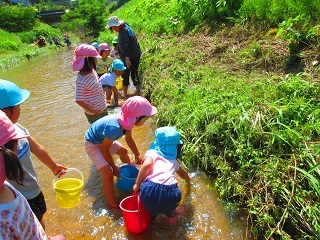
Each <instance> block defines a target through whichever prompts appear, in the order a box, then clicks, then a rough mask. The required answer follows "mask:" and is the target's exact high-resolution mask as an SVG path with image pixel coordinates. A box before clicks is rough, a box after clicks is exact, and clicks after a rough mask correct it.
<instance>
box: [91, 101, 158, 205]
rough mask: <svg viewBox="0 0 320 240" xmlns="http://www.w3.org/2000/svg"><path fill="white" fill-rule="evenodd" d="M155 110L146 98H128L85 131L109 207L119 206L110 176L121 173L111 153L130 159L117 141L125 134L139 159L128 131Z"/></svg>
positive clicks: (140, 157) (139, 156)
mask: <svg viewBox="0 0 320 240" xmlns="http://www.w3.org/2000/svg"><path fill="white" fill-rule="evenodd" d="M156 112H157V108H156V107H154V106H152V105H151V104H150V103H149V101H148V100H147V99H145V98H143V97H140V96H135V97H131V98H128V99H127V100H126V101H125V103H124V104H123V105H122V107H121V112H119V113H118V114H113V115H108V116H106V117H103V118H101V119H99V120H98V121H96V122H95V123H93V124H91V126H90V127H89V129H88V130H87V131H86V133H85V149H86V152H87V154H88V155H89V157H90V158H91V160H92V161H93V163H94V165H95V166H96V167H97V169H98V170H99V172H100V174H101V176H102V187H103V192H104V195H105V197H106V200H107V202H108V204H109V205H110V207H111V208H118V204H117V202H116V200H115V196H114V191H113V175H115V176H119V172H120V169H119V167H117V166H116V165H115V163H114V161H113V158H112V156H111V155H112V154H117V155H119V156H120V159H121V161H122V162H123V163H130V162H131V161H130V159H129V156H128V150H127V148H125V147H124V146H122V145H121V143H119V142H118V141H117V140H118V139H119V138H121V137H122V136H123V135H124V136H125V141H126V143H127V144H128V146H129V148H130V149H131V151H132V152H133V153H134V155H135V159H136V162H137V163H139V162H141V160H142V156H141V155H140V152H139V150H138V148H137V146H136V143H135V141H134V140H133V138H132V133H131V130H132V129H133V127H134V126H142V125H143V124H144V123H145V121H146V120H147V119H148V117H150V116H153V115H154V114H156Z"/></svg>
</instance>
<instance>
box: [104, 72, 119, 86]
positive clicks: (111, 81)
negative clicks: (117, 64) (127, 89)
mask: <svg viewBox="0 0 320 240" xmlns="http://www.w3.org/2000/svg"><path fill="white" fill-rule="evenodd" d="M116 79H117V75H116V74H115V73H114V72H106V73H105V74H103V75H102V76H101V77H100V83H101V85H108V86H111V87H115V86H116Z"/></svg>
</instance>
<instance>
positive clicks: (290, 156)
mask: <svg viewBox="0 0 320 240" xmlns="http://www.w3.org/2000/svg"><path fill="white" fill-rule="evenodd" d="M139 39H140V42H141V44H142V45H143V46H145V48H144V53H143V57H142V62H141V77H142V81H143V95H144V96H146V97H148V98H149V99H151V101H153V103H154V104H155V105H156V106H157V107H158V109H159V113H158V115H157V125H158V126H164V125H172V126H176V127H177V128H178V129H179V130H180V131H182V132H183V137H184V143H185V144H184V147H183V154H184V157H183V161H184V162H185V164H187V165H189V166H190V165H193V166H199V167H200V168H201V169H203V170H205V171H206V172H208V173H209V175H210V176H213V177H215V181H212V183H211V184H215V186H216V187H217V189H218V190H219V195H220V198H221V199H223V200H227V201H230V202H238V203H240V204H241V205H242V206H243V207H244V208H245V209H247V211H248V214H249V218H248V224H249V226H250V231H251V233H250V234H249V236H248V238H249V237H252V238H259V237H261V236H264V237H265V238H268V236H269V235H270V233H274V232H280V233H277V234H279V235H278V236H280V235H281V236H291V237H293V238H296V239H299V237H301V236H303V235H306V234H308V235H310V236H317V234H318V232H319V231H318V229H319V228H318V226H319V222H318V217H317V214H316V211H314V212H313V211H311V212H309V210H308V211H307V209H308V206H310V207H311V204H312V206H313V208H314V209H316V208H317V207H319V206H318V203H317V201H316V200H317V199H318V197H319V192H318V191H317V189H316V188H315V187H314V186H318V185H317V184H319V182H313V181H312V180H310V179H309V177H308V176H313V177H314V179H319V176H318V172H317V171H311V172H310V173H309V175H306V174H304V173H303V171H304V172H308V171H309V170H310V169H317V168H316V167H315V168H313V167H314V166H315V165H316V163H317V161H318V160H317V159H318V157H317V156H319V154H318V152H317V149H316V148H315V146H317V142H318V136H319V135H320V130H319V129H320V128H319V123H318V119H319V118H320V109H319V99H320V97H319V96H320V95H319V91H320V90H319V86H318V81H319V65H313V61H314V58H315V56H316V54H317V47H316V46H312V45H310V46H308V47H306V48H305V49H304V50H303V51H301V57H302V58H301V59H300V61H297V62H292V61H291V60H292V59H291V58H290V57H291V56H290V53H289V50H288V47H287V43H286V42H284V41H282V40H280V39H276V38H274V36H271V35H270V34H266V33H262V32H258V31H257V30H255V29H251V30H250V29H247V28H245V27H243V26H233V27H223V28H221V29H215V30H214V32H212V30H211V29H210V28H209V27H206V26H203V27H202V28H201V29H199V30H198V32H193V33H192V34H184V35H180V36H175V37H166V36H162V37H158V38H154V39H153V41H152V42H150V41H148V38H147V37H144V36H143V35H139ZM314 184H315V185H314ZM310 199H311V200H313V201H311V202H308V201H307V200H310ZM285 214H288V215H287V216H286V217H285V218H284V217H282V216H284V215H285ZM310 221H312V222H314V223H315V224H314V225H313V226H309V225H308V224H307V223H308V222H310ZM281 226H282V227H281ZM301 229H303V231H302V230H301Z"/></svg>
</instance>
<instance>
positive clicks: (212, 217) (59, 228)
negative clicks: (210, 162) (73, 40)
mask: <svg viewBox="0 0 320 240" xmlns="http://www.w3.org/2000/svg"><path fill="white" fill-rule="evenodd" d="M72 59H73V51H72V50H70V51H69V50H67V49H64V50H62V51H61V52H59V53H57V54H55V55H50V56H45V57H42V58H41V57H39V58H37V59H34V60H31V61H30V62H28V63H24V64H21V65H19V66H18V67H17V68H14V69H9V70H6V71H4V72H0V78H2V79H6V80H11V81H13V82H15V83H17V84H18V85H19V86H20V87H21V88H25V89H28V90H29V91H30V92H31V96H30V98H29V99H28V101H26V102H25V103H23V104H22V105H21V106H20V107H21V116H20V119H19V122H20V123H21V124H22V125H23V126H25V127H26V128H27V129H28V130H29V132H30V134H31V136H32V137H33V138H35V139H36V140H37V141H38V142H39V143H40V144H42V145H43V146H45V148H46V149H47V150H48V152H49V153H50V155H51V156H52V157H53V158H54V159H55V161H57V162H58V163H60V164H63V165H65V166H67V167H74V168H77V169H79V170H80V171H81V172H82V173H83V175H84V183H85V187H84V190H83V191H82V192H81V201H80V204H79V205H78V206H76V207H74V208H70V209H65V208H60V207H59V206H58V205H57V201H56V195H55V192H54V190H53V189H52V180H53V178H54V175H53V174H52V172H51V171H50V169H48V168H47V167H46V166H45V165H43V164H42V163H41V162H40V161H39V160H38V159H36V158H35V157H34V156H33V163H34V165H35V169H36V172H37V176H38V179H39V182H40V184H41V187H42V191H43V193H44V196H45V199H46V203H47V208H48V210H47V213H46V214H45V216H44V221H45V223H46V232H47V233H48V235H49V236H53V235H55V234H58V233H62V234H64V235H65V237H66V239H75V240H76V239H86V240H91V239H129V240H131V239H132V240H135V239H137V240H139V239H143V240H144V239H148V240H149V239H155V240H157V239H182V240H184V239H199V240H200V239H217V240H218V239H221V240H222V239H223V240H229V239H230V240H231V239H233V240H243V239H245V229H246V224H245V217H244V216H245V215H244V214H243V213H242V212H241V211H238V210H237V209H236V208H233V207H232V206H231V207H229V206H228V209H229V210H228V211H226V209H225V206H223V205H222V204H221V202H220V201H218V195H217V193H216V191H215V189H214V187H213V181H212V179H210V178H208V177H207V176H206V175H205V174H204V173H203V172H201V171H199V170H198V169H189V173H190V176H191V177H192V182H191V194H190V195H189V196H187V197H185V198H184V197H183V199H184V200H183V207H184V210H185V214H184V215H183V216H179V221H178V223H177V224H176V225H169V224H168V223H166V220H165V217H164V216H158V217H157V219H156V220H154V221H152V222H151V224H150V226H149V228H148V229H147V230H146V231H144V232H142V233H140V234H133V233H130V232H128V231H127V230H126V228H125V226H124V221H123V217H122V213H121V210H120V209H116V210H113V209H110V208H109V206H108V205H107V202H106V200H105V198H104V195H103V191H102V184H101V177H100V174H99V171H98V170H97V169H96V168H95V167H94V165H93V163H92V161H91V160H90V159H89V157H88V156H87V154H86V153H85V150H84V138H83V134H84V132H85V131H86V129H87V128H88V126H89V124H88V123H87V121H86V118H85V116H84V113H83V111H82V109H81V108H80V107H79V106H78V105H77V104H76V103H75V101H74V95H75V79H76V73H75V72H73V71H72V68H71V62H72ZM152 121H153V119H149V120H148V121H147V122H146V123H145V125H144V126H142V127H139V128H134V129H133V137H134V139H135V140H136V142H137V145H138V146H139V149H140V151H141V153H143V152H145V151H146V150H147V149H148V147H149V144H150V143H151V141H152V140H153V132H154V122H152ZM120 141H121V143H122V144H124V145H125V142H124V141H123V139H121V140H120ZM131 156H132V155H131ZM132 157H133V156H132ZM115 160H116V163H117V165H118V166H120V165H121V163H120V161H119V159H117V158H116V157H115ZM114 181H116V178H115V179H114ZM178 181H179V182H178V184H179V187H180V189H181V190H182V192H183V194H185V193H186V191H187V189H186V185H185V184H184V183H182V182H181V181H180V179H179V178H178ZM115 195H116V199H117V201H118V202H120V201H121V200H122V199H123V198H125V197H127V196H129V195H131V192H121V191H120V190H119V189H117V187H116V185H115ZM183 196H184V195H183Z"/></svg>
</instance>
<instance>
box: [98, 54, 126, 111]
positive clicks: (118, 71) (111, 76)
mask: <svg viewBox="0 0 320 240" xmlns="http://www.w3.org/2000/svg"><path fill="white" fill-rule="evenodd" d="M125 69H126V67H125V66H124V63H123V62H122V61H121V60H120V59H115V60H114V61H113V62H112V63H111V65H110V68H109V70H108V71H107V72H106V73H105V74H103V75H102V76H101V77H100V82H101V85H102V88H103V90H104V91H105V92H106V100H107V103H108V104H109V106H110V107H112V106H113V107H118V101H119V97H120V98H124V96H123V95H122V94H121V93H120V92H119V91H118V89H117V87H116V85H117V84H116V80H117V78H118V77H121V75H122V74H123V71H124V70H125ZM112 93H113V98H114V105H113V104H112V100H111V97H112Z"/></svg>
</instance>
